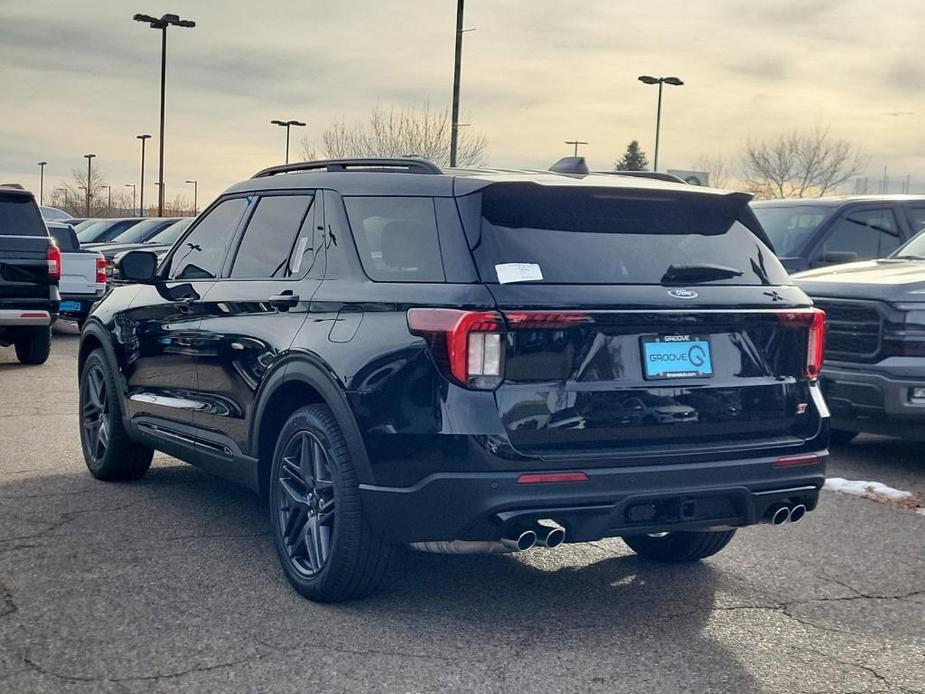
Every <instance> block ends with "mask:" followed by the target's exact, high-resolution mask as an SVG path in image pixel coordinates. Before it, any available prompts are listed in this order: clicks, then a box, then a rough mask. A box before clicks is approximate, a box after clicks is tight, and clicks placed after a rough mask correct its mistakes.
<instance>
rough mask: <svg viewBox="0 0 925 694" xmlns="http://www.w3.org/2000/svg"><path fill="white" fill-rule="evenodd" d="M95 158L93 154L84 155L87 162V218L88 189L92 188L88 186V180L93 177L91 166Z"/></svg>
mask: <svg viewBox="0 0 925 694" xmlns="http://www.w3.org/2000/svg"><path fill="white" fill-rule="evenodd" d="M95 156H96V155H95V154H85V155H84V159H86V160H87V216H88V217H89V216H90V188H92V186H91V185H90V180H91V178H92V175H93V170H92V166H93V157H95Z"/></svg>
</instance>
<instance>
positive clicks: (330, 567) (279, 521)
mask: <svg viewBox="0 0 925 694" xmlns="http://www.w3.org/2000/svg"><path fill="white" fill-rule="evenodd" d="M267 496H268V502H269V512H270V525H271V527H272V532H273V541H274V544H275V546H276V552H277V555H278V556H279V560H280V563H281V564H282V567H283V572H284V573H285V574H286V578H287V579H288V580H289V583H290V584H291V585H292V587H293V588H295V590H296V591H297V592H299V593H300V594H301V595H302V596H304V597H306V598H309V599H310V600H315V601H317V602H341V601H344V600H352V599H356V598H361V597H364V596H366V595H369V594H370V593H372V592H373V591H375V590H376V589H377V588H378V587H379V586H380V585H381V583H382V581H383V580H384V578H385V577H386V574H387V573H388V569H389V566H390V564H391V562H392V557H393V550H394V548H393V547H392V546H390V545H388V544H386V543H385V542H383V541H382V540H380V539H379V538H378V537H376V536H375V535H374V534H373V531H372V528H371V527H370V525H369V522H368V521H367V519H366V517H365V516H364V513H363V507H362V505H361V503H360V493H359V488H358V481H357V476H356V470H355V469H354V466H353V462H352V460H351V457H350V453H349V451H348V449H347V443H346V441H345V440H344V435H343V433H342V432H341V430H340V427H339V426H338V424H337V421H336V420H335V418H334V415H333V414H332V413H331V410H330V409H329V408H328V407H327V406H326V405H309V406H307V407H303V408H301V409H299V410H296V411H295V412H294V413H293V414H292V416H291V417H289V419H288V420H287V421H286V424H285V425H284V426H283V429H282V431H281V432H280V435H279V438H278V439H277V442H276V448H275V450H274V451H273V464H272V466H271V469H270V484H269V494H268V495H267ZM325 552H326V554H325Z"/></svg>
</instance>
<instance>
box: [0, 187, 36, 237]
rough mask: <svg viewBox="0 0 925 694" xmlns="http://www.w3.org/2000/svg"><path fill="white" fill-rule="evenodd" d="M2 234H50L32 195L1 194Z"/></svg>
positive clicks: (0, 233)
mask: <svg viewBox="0 0 925 694" xmlns="http://www.w3.org/2000/svg"><path fill="white" fill-rule="evenodd" d="M0 236H48V231H47V230H46V229H45V224H44V222H42V216H41V215H40V214H39V208H38V206H37V205H36V204H35V201H34V200H33V199H32V198H31V197H29V196H28V195H3V194H0Z"/></svg>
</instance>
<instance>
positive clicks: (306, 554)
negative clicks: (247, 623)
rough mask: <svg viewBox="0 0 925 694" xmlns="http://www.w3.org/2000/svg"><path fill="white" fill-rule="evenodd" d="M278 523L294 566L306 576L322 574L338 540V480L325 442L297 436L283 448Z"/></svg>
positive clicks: (307, 434) (311, 436) (301, 434)
mask: <svg viewBox="0 0 925 694" xmlns="http://www.w3.org/2000/svg"><path fill="white" fill-rule="evenodd" d="M276 498H277V509H278V512H277V523H278V527H279V533H280V537H281V540H282V546H283V548H284V550H285V552H286V556H287V557H288V558H289V562H290V564H291V565H292V566H293V568H295V570H296V571H298V572H299V573H300V574H302V575H304V576H314V575H316V574H317V573H318V572H320V571H321V570H322V569H323V568H324V565H325V562H327V560H328V557H329V556H330V554H331V543H332V540H333V538H334V520H335V514H334V478H333V476H332V475H331V464H330V461H329V460H328V455H327V452H326V451H325V447H324V445H323V444H322V443H321V440H320V439H319V438H318V437H317V436H315V434H313V433H311V432H308V431H300V432H298V433H297V434H295V435H294V436H293V437H292V438H291V439H290V440H289V442H288V443H287V444H286V447H285V448H284V449H283V459H282V461H281V463H280V466H279V474H278V475H277V478H276Z"/></svg>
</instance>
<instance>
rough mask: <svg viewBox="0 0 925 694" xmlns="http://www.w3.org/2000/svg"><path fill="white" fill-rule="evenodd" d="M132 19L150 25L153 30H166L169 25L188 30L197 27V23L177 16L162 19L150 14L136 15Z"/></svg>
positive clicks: (167, 15)
mask: <svg viewBox="0 0 925 694" xmlns="http://www.w3.org/2000/svg"><path fill="white" fill-rule="evenodd" d="M132 19H134V20H135V21H136V22H144V23H145V24H149V25H150V26H151V28H152V29H166V28H167V27H168V26H169V25H173V26H177V27H186V28H188V29H191V28H192V27H194V26H196V22H192V21H190V20H189V19H180V15H176V14H165V15H164V16H163V17H161V18H160V19H158V18H157V17H152V16H151V15H149V14H136V15H135V16H134V17H132Z"/></svg>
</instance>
